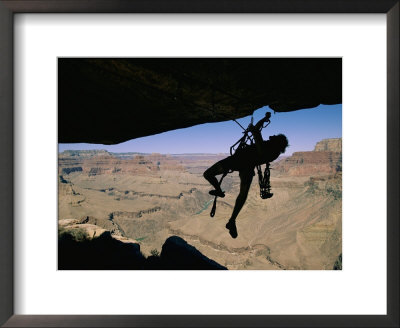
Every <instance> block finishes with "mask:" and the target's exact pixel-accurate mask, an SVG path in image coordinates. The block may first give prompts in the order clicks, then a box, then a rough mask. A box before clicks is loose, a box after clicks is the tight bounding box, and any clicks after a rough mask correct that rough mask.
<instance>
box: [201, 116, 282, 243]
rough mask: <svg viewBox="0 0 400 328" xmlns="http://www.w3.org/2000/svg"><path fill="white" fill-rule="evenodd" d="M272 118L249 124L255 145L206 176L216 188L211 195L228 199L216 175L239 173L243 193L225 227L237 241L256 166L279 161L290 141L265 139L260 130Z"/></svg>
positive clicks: (223, 161) (240, 194) (238, 197)
mask: <svg viewBox="0 0 400 328" xmlns="http://www.w3.org/2000/svg"><path fill="white" fill-rule="evenodd" d="M268 114H269V113H268ZM269 117H270V115H266V116H265V117H264V118H263V119H261V120H260V121H258V122H257V124H256V125H255V126H254V125H252V124H250V125H249V128H248V130H249V131H250V132H251V134H252V135H253V139H254V144H251V145H247V146H246V147H244V148H241V149H237V150H236V152H235V153H234V154H233V155H231V156H229V157H227V158H225V159H223V160H221V161H219V162H217V163H215V164H214V165H213V166H211V167H210V168H208V169H207V170H206V171H205V172H204V173H203V176H204V178H205V179H206V180H207V181H208V182H209V183H210V184H211V185H212V186H213V187H214V188H215V190H211V191H210V192H209V193H210V195H214V196H218V197H225V193H224V192H223V191H222V189H221V186H220V184H219V183H218V180H217V178H216V177H215V176H216V175H219V174H224V175H226V174H227V173H229V172H232V171H239V177H240V192H239V195H238V196H237V198H236V202H235V207H234V208H233V212H232V216H231V218H230V219H229V221H228V223H227V224H226V228H227V229H228V230H229V233H230V235H231V236H232V238H236V237H237V235H238V234H237V229H236V217H237V216H238V214H239V212H240V210H241V209H242V207H243V205H244V203H245V202H246V199H247V194H248V193H249V189H250V186H251V182H252V180H253V177H254V175H255V174H254V168H255V167H256V166H257V165H262V164H267V163H270V162H272V161H274V160H276V159H277V158H278V157H279V155H280V154H282V153H284V152H285V150H286V147H287V146H288V140H287V138H286V136H285V135H283V134H278V135H274V136H270V137H269V140H266V141H265V140H263V139H262V136H261V129H262V126H263V124H264V123H265V122H269ZM271 196H272V194H271ZM271 196H270V197H271Z"/></svg>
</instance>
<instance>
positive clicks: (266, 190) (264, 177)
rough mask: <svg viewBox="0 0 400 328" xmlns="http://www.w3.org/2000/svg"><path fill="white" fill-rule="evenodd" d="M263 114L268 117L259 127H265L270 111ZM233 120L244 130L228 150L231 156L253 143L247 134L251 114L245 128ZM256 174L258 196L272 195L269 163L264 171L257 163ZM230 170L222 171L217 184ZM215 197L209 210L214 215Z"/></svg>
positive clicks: (269, 196) (267, 196) (266, 196)
mask: <svg viewBox="0 0 400 328" xmlns="http://www.w3.org/2000/svg"><path fill="white" fill-rule="evenodd" d="M265 116H266V117H267V118H268V121H267V122H268V123H267V124H266V125H265V126H262V127H261V129H264V128H266V127H267V126H268V125H269V123H270V120H269V117H271V113H269V112H267V113H265ZM234 121H235V122H236V123H237V124H238V125H239V126H240V127H241V128H242V129H243V130H244V131H243V137H241V138H240V139H239V140H238V141H237V142H236V143H235V144H234V145H232V146H231V148H230V150H229V152H230V154H231V156H232V155H233V154H235V152H236V151H238V150H241V149H244V148H246V147H247V146H250V145H252V144H254V140H253V138H252V137H251V136H250V135H249V132H250V126H251V125H253V116H252V117H251V123H250V124H249V126H248V127H247V129H245V128H243V126H241V125H240V123H239V122H238V121H236V120H235V119H234ZM256 168H257V175H258V184H259V186H260V197H261V198H262V199H268V198H271V197H272V196H273V194H272V193H271V183H270V176H271V172H270V167H269V163H266V166H265V169H264V173H263V172H262V171H261V165H257V166H256ZM231 172H232V171H228V172H226V173H224V174H223V175H222V177H221V179H220V180H219V183H218V184H219V185H220V186H221V183H222V180H223V179H224V178H225V177H226V175H227V174H228V173H231ZM217 197H218V196H215V198H214V203H213V207H212V209H211V212H210V216H211V217H214V215H215V211H216V209H217Z"/></svg>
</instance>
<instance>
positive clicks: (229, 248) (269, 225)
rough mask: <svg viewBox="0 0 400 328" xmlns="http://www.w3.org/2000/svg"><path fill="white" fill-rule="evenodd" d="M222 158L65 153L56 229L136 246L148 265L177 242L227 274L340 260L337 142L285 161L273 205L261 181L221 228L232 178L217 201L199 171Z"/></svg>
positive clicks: (277, 170)
mask: <svg viewBox="0 0 400 328" xmlns="http://www.w3.org/2000/svg"><path fill="white" fill-rule="evenodd" d="M224 157H226V154H179V155H165V154H154V153H153V154H140V153H121V154H119V153H110V152H107V151H98V150H92V151H64V152H62V153H59V158H58V163H59V165H58V173H59V184H58V186H59V187H58V200H59V204H58V209H59V212H58V223H59V227H60V228H62V229H67V230H68V229H70V230H71V229H77V228H79V229H83V230H84V231H85V232H86V233H87V234H88V236H89V237H90V238H96V237H98V236H100V235H101V234H102V233H104V232H109V233H110V234H111V236H112V237H113V238H115V239H117V240H120V241H124V242H132V243H137V244H139V245H140V251H141V252H142V253H143V255H144V256H150V255H152V254H157V253H159V252H160V251H161V249H162V246H163V244H164V243H165V241H166V239H167V238H168V237H170V236H178V237H181V238H182V239H183V240H185V241H186V242H187V243H188V244H189V245H192V246H194V247H195V248H196V249H197V250H198V251H200V252H201V253H202V254H204V255H205V256H206V257H208V258H209V259H212V260H213V261H215V262H217V263H219V264H220V265H222V266H225V267H226V268H228V269H240V270H242V269H256V270H259V269H261V270H290V269H294V270H326V269H327V270H332V269H333V268H334V266H335V263H336V262H337V260H338V258H339V256H340V258H341V253H342V197H341V196H342V152H341V139H325V140H322V141H320V142H319V143H317V145H316V146H315V149H314V151H307V152H296V153H294V154H293V155H292V156H289V157H282V158H281V159H278V160H277V161H275V162H274V163H272V165H271V167H272V169H271V175H272V176H271V186H272V192H273V193H274V196H273V197H272V198H270V199H267V200H263V199H261V198H260V196H259V185H258V179H257V176H255V177H254V180H253V183H252V186H251V189H250V192H249V196H248V199H247V202H246V204H245V205H244V207H243V209H242V211H241V213H240V214H239V216H238V218H237V228H238V234H239V236H238V238H236V239H232V238H231V236H230V235H229V233H228V230H226V228H225V224H226V222H227V220H228V219H229V217H230V214H231V212H232V209H233V206H234V203H235V199H236V196H237V194H238V192H239V176H238V173H237V172H234V173H232V174H229V175H228V176H227V177H226V178H225V179H224V181H223V183H222V189H223V190H224V191H225V193H226V196H225V198H222V199H220V198H218V201H217V209H216V214H215V216H214V217H213V218H211V217H210V210H211V208H212V204H213V200H214V197H212V196H210V195H209V194H208V192H209V190H211V189H212V188H211V186H210V185H209V184H208V182H207V181H206V180H205V179H204V178H203V176H202V174H203V172H204V171H205V170H206V169H207V168H208V167H209V166H211V165H212V164H213V163H215V162H216V161H218V160H220V159H222V158H224Z"/></svg>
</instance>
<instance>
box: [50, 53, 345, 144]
mask: <svg viewBox="0 0 400 328" xmlns="http://www.w3.org/2000/svg"><path fill="white" fill-rule="evenodd" d="M341 102H342V61H341V58H293V59H292V58H59V60H58V141H59V142H60V143H78V142H86V143H100V144H117V143H120V142H124V141H127V140H130V139H134V138H138V137H143V136H148V135H152V134H157V133H161V132H165V131H169V130H174V129H179V128H185V127H190V126H193V125H197V124H202V123H208V122H219V121H226V120H231V119H236V118H240V117H244V116H247V115H251V114H252V113H253V111H254V110H256V109H258V108H261V107H263V106H269V107H270V108H271V109H273V110H274V111H276V112H286V111H293V110H299V109H304V108H312V107H316V106H318V105H320V104H326V105H332V104H340V103H341Z"/></svg>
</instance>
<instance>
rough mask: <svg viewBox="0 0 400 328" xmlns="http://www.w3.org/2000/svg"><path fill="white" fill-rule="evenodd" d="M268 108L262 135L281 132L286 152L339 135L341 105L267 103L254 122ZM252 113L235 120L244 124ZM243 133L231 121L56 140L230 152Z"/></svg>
mask: <svg viewBox="0 0 400 328" xmlns="http://www.w3.org/2000/svg"><path fill="white" fill-rule="evenodd" d="M266 111H270V112H271V113H272V116H271V124H270V125H269V126H268V127H267V128H266V129H264V130H263V137H264V139H268V136H270V135H273V134H278V133H283V134H285V135H286V136H287V138H288V139H289V145H290V147H288V148H287V150H286V154H285V155H291V154H292V153H293V152H296V151H308V150H313V149H314V146H315V144H316V143H317V142H318V141H320V140H322V139H325V138H340V137H342V105H329V106H328V105H320V106H318V107H315V108H310V109H303V110H298V111H294V112H287V113H275V114H274V113H273V111H272V110H270V109H269V108H268V107H263V108H260V109H258V110H257V111H255V112H254V113H253V117H254V123H256V122H257V121H258V120H259V119H261V118H262V117H264V115H265V112H266ZM250 120H251V116H247V117H245V118H242V119H238V120H237V121H238V122H239V123H240V124H241V125H242V126H243V127H245V128H246V127H247V126H248V125H249V123H250ZM241 136H242V129H241V128H240V126H239V125H237V124H236V123H235V122H234V121H225V122H219V123H207V124H200V125H196V126H193V127H190V128H185V129H178V130H173V131H168V132H164V133H160V134H156V135H152V136H147V137H143V138H138V139H133V140H129V141H126V142H123V143H120V144H117V145H111V146H110V145H99V144H85V143H75V144H59V151H60V152H62V151H64V150H88V149H105V150H108V151H110V152H116V153H118V152H143V153H164V154H180V153H229V148H230V146H232V145H233V144H234V143H235V142H236V141H237V140H238V139H239V138H240V137H241Z"/></svg>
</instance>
